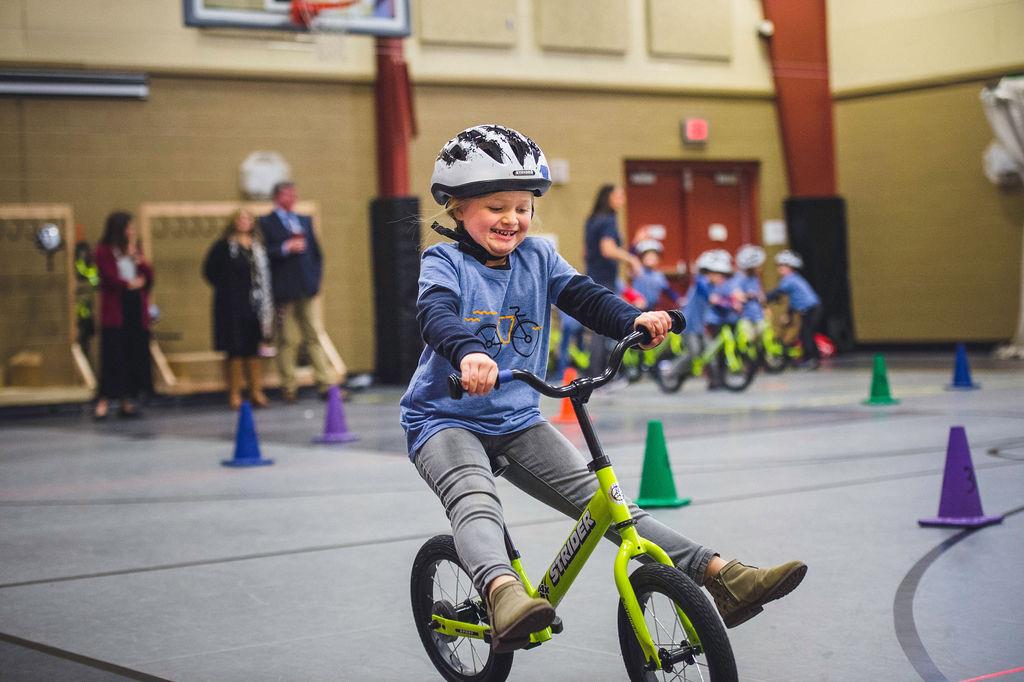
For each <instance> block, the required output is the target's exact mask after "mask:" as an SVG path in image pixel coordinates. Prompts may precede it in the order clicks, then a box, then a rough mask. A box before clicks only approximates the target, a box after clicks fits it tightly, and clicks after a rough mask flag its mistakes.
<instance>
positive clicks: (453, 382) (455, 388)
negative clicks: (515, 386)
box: [448, 370, 512, 400]
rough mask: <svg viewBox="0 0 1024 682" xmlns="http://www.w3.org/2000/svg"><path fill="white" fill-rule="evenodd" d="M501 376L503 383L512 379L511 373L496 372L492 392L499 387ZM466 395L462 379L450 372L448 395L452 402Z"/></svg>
mask: <svg viewBox="0 0 1024 682" xmlns="http://www.w3.org/2000/svg"><path fill="white" fill-rule="evenodd" d="M502 375H505V377H504V381H508V380H509V379H510V378H511V377H512V372H511V371H508V370H506V371H502V372H498V377H497V378H496V379H495V380H494V390H498V388H500V387H501V382H502V380H503V378H502ZM465 394H466V389H464V388H463V387H462V377H461V376H459V375H458V374H456V373H455V372H452V373H451V374H449V375H448V395H449V396H451V398H452V400H462V396H464V395H465Z"/></svg>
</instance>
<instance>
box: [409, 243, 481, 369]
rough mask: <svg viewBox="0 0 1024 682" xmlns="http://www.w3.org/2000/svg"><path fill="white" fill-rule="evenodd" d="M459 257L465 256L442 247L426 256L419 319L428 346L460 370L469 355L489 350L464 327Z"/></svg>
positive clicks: (419, 301) (420, 282) (423, 264)
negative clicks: (461, 307) (457, 258)
mask: <svg viewBox="0 0 1024 682" xmlns="http://www.w3.org/2000/svg"><path fill="white" fill-rule="evenodd" d="M453 253H454V254H455V255H453ZM456 256H459V257H461V254H459V252H458V251H455V250H454V249H446V248H444V247H442V246H440V245H439V246H434V247H431V248H429V249H427V250H426V251H425V252H424V253H423V259H422V262H421V263H420V281H419V296H418V297H417V300H416V319H417V321H418V322H419V324H420V334H421V335H422V336H423V341H424V343H426V344H428V345H429V346H430V347H431V348H433V349H434V350H435V351H436V352H437V353H438V354H439V355H441V356H442V357H444V358H447V359H448V362H450V363H451V364H452V367H454V368H456V369H458V367H459V364H460V363H461V362H462V358H464V357H465V356H466V355H468V354H470V353H476V352H480V353H484V352H486V349H485V348H484V344H483V342H482V341H481V340H480V339H479V338H477V337H476V336H474V335H472V334H470V333H469V332H468V331H467V330H466V328H465V325H463V324H462V318H461V315H460V313H461V311H460V305H459V302H460V300H461V299H460V297H461V296H462V286H461V283H460V281H459V271H458V266H457V265H456V262H455V257H456Z"/></svg>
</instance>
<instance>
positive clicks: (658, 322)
mask: <svg viewBox="0 0 1024 682" xmlns="http://www.w3.org/2000/svg"><path fill="white" fill-rule="evenodd" d="M640 327H643V328H644V329H646V330H647V331H648V333H650V335H651V342H650V343H648V344H644V345H642V346H640V347H641V348H643V349H644V350H647V349H649V348H654V347H655V346H657V345H658V344H660V343H661V342H662V341H664V340H665V336H666V335H667V334H668V333H669V332H670V331H672V318H671V317H669V315H668V313H667V312H665V311H664V310H652V311H650V312H646V313H641V314H640V315H639V316H638V317H637V318H636V319H635V320H633V329H639V328H640ZM467 357H468V356H467Z"/></svg>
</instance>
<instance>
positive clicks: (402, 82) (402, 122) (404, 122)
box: [376, 37, 413, 198]
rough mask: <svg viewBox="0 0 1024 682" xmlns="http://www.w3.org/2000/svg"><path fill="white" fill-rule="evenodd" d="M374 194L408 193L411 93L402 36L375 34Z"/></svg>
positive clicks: (396, 195)
mask: <svg viewBox="0 0 1024 682" xmlns="http://www.w3.org/2000/svg"><path fill="white" fill-rule="evenodd" d="M376 119H377V195H378V196H379V197H381V198H387V197H402V196H407V195H408V194H409V138H410V137H411V136H412V134H413V116H412V97H411V92H410V86H409V77H408V71H407V69H406V64H405V58H404V57H403V54H402V39H401V38H382V37H378V38H377V82H376Z"/></svg>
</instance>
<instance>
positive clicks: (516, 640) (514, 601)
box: [487, 580, 555, 653]
mask: <svg viewBox="0 0 1024 682" xmlns="http://www.w3.org/2000/svg"><path fill="white" fill-rule="evenodd" d="M487 613H488V614H489V615H490V618H491V648H492V649H493V650H494V652H495V653H504V652H507V651H513V650H515V649H522V648H523V647H524V646H526V645H527V644H529V643H530V634H531V633H534V632H537V631H538V630H543V629H544V628H546V627H547V626H549V625H551V621H553V620H554V619H555V607H553V606H552V605H551V604H550V603H549V602H548V601H547V600H545V599H537V598H534V597H531V596H530V595H528V594H526V590H525V589H524V588H523V584H522V583H521V582H519V581H518V580H514V581H512V582H507V583H505V584H504V585H501V586H500V587H497V588H496V589H495V590H494V593H493V594H492V595H491V599H490V603H489V604H488V606H487Z"/></svg>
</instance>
